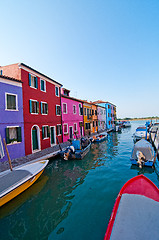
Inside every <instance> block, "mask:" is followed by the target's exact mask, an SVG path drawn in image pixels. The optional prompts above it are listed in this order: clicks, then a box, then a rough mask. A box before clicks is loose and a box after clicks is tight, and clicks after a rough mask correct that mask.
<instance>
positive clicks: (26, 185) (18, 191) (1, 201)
mask: <svg viewBox="0 0 159 240" xmlns="http://www.w3.org/2000/svg"><path fill="white" fill-rule="evenodd" d="M43 171H44V169H43V170H42V171H41V172H39V173H38V174H37V175H35V176H33V177H32V178H31V179H29V180H28V181H26V182H25V183H23V184H22V185H20V186H19V187H17V188H16V189H14V190H13V191H11V192H9V193H8V194H6V195H5V196H4V197H2V198H1V199H0V207H1V206H3V205H4V204H6V203H7V202H9V201H10V200H12V199H13V198H15V197H16V196H18V195H19V194H21V193H22V192H24V191H25V190H26V189H27V188H29V187H30V186H31V185H33V183H34V182H35V181H36V180H37V179H38V178H39V177H40V175H41V174H42V173H43Z"/></svg>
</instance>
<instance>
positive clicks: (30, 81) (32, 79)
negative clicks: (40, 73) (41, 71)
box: [29, 73, 38, 88]
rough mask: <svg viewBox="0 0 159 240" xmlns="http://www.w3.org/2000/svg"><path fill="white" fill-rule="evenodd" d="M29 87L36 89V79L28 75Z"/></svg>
mask: <svg viewBox="0 0 159 240" xmlns="http://www.w3.org/2000/svg"><path fill="white" fill-rule="evenodd" d="M29 86H30V87H33V88H38V79H37V77H35V76H33V75H31V74H30V73H29Z"/></svg>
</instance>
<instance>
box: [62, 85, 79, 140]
mask: <svg viewBox="0 0 159 240" xmlns="http://www.w3.org/2000/svg"><path fill="white" fill-rule="evenodd" d="M61 107H62V127H63V142H66V141H67V140H68V139H73V138H79V137H82V136H83V135H84V127H83V102H82V101H81V100H79V99H76V98H73V97H70V91H69V90H67V89H65V88H62V89H61Z"/></svg>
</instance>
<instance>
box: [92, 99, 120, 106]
mask: <svg viewBox="0 0 159 240" xmlns="http://www.w3.org/2000/svg"><path fill="white" fill-rule="evenodd" d="M93 103H95V104H99V103H108V104H111V105H113V106H114V107H116V105H115V104H113V103H110V102H106V101H102V100H97V101H94V102H93Z"/></svg>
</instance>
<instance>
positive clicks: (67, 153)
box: [60, 138, 91, 160]
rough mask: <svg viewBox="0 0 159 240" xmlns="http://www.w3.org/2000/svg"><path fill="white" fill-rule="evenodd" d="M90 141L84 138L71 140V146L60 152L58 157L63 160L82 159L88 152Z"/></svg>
mask: <svg viewBox="0 0 159 240" xmlns="http://www.w3.org/2000/svg"><path fill="white" fill-rule="evenodd" d="M90 148H91V141H90V140H89V139H86V138H81V139H76V140H72V143H71V146H69V147H67V148H66V150H64V151H61V152H60V156H61V158H62V159H64V160H71V159H78V160H80V159H83V158H84V157H85V156H86V154H87V153H88V152H89V151H90Z"/></svg>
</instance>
